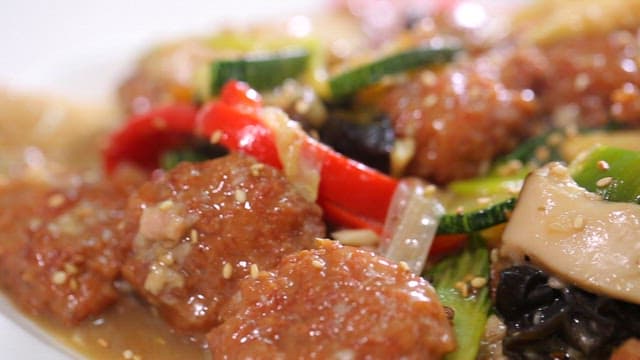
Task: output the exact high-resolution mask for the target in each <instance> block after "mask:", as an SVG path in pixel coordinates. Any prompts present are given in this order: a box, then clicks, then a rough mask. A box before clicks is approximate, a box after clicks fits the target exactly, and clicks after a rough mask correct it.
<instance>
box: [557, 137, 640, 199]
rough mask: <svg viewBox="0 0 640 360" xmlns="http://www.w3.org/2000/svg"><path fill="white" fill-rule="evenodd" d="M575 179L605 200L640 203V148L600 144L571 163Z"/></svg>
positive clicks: (570, 168) (571, 170)
mask: <svg viewBox="0 0 640 360" xmlns="http://www.w3.org/2000/svg"><path fill="white" fill-rule="evenodd" d="M569 170H570V172H571V175H572V177H573V178H574V180H575V181H576V182H577V183H578V184H579V185H580V186H582V187H584V188H585V189H587V190H589V191H591V192H595V193H597V194H600V195H602V197H603V198H604V199H605V200H609V201H619V202H634V203H639V204H640V151H633V150H626V149H621V148H615V147H609V146H599V147H596V148H594V149H593V150H591V151H590V152H588V153H585V154H583V155H580V156H578V158H577V159H576V160H575V161H573V162H572V163H571V166H570V167H569Z"/></svg>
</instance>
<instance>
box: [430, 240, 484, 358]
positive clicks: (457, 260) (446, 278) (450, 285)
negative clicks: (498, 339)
mask: <svg viewBox="0 0 640 360" xmlns="http://www.w3.org/2000/svg"><path fill="white" fill-rule="evenodd" d="M426 275H427V277H428V278H430V279H431V280H432V283H433V286H434V287H435V289H436V292H437V293H438V296H439V297H440V301H441V302H442V304H443V305H444V306H448V307H450V308H452V309H453V311H454V318H453V324H454V331H455V334H456V342H457V344H458V346H457V349H456V350H455V351H454V352H452V353H450V354H448V355H447V356H446V357H445V359H447V360H467V359H468V360H472V359H475V358H476V355H477V353H478V348H479V346H480V340H481V339H482V335H483V334H484V329H485V326H486V323H487V318H488V316H489V308H490V307H491V302H490V301H489V288H488V280H489V250H488V249H487V247H486V245H485V244H484V241H483V240H482V239H481V238H480V236H478V235H473V236H472V237H471V239H470V240H469V243H468V244H467V247H466V248H465V249H464V250H463V251H462V252H461V253H460V254H457V255H453V256H450V257H447V258H445V259H443V260H441V261H440V262H438V263H437V264H436V265H435V266H434V267H433V268H431V269H430V270H429V271H428V272H427V274H426ZM483 282H484V284H483Z"/></svg>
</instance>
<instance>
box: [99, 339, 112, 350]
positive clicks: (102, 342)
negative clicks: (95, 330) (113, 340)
mask: <svg viewBox="0 0 640 360" xmlns="http://www.w3.org/2000/svg"><path fill="white" fill-rule="evenodd" d="M97 342H98V345H100V346H102V347H103V348H106V347H109V342H107V340H105V339H103V338H98V340H97Z"/></svg>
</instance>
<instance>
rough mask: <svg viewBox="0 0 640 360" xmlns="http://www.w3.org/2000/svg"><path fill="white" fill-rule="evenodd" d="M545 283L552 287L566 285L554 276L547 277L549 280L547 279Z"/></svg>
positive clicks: (558, 287)
mask: <svg viewBox="0 0 640 360" xmlns="http://www.w3.org/2000/svg"><path fill="white" fill-rule="evenodd" d="M547 284H548V285H549V287H550V288H552V289H562V288H564V287H566V285H565V284H564V283H563V282H562V281H560V279H558V278H557V277H555V276H551V277H549V280H547Z"/></svg>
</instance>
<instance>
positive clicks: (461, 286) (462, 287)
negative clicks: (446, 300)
mask: <svg viewBox="0 0 640 360" xmlns="http://www.w3.org/2000/svg"><path fill="white" fill-rule="evenodd" d="M453 287H454V288H455V289H456V290H458V292H459V293H460V295H461V296H462V297H464V298H466V297H467V296H469V286H468V285H467V283H465V282H462V281H458V282H457V283H455V285H454V286H453Z"/></svg>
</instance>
